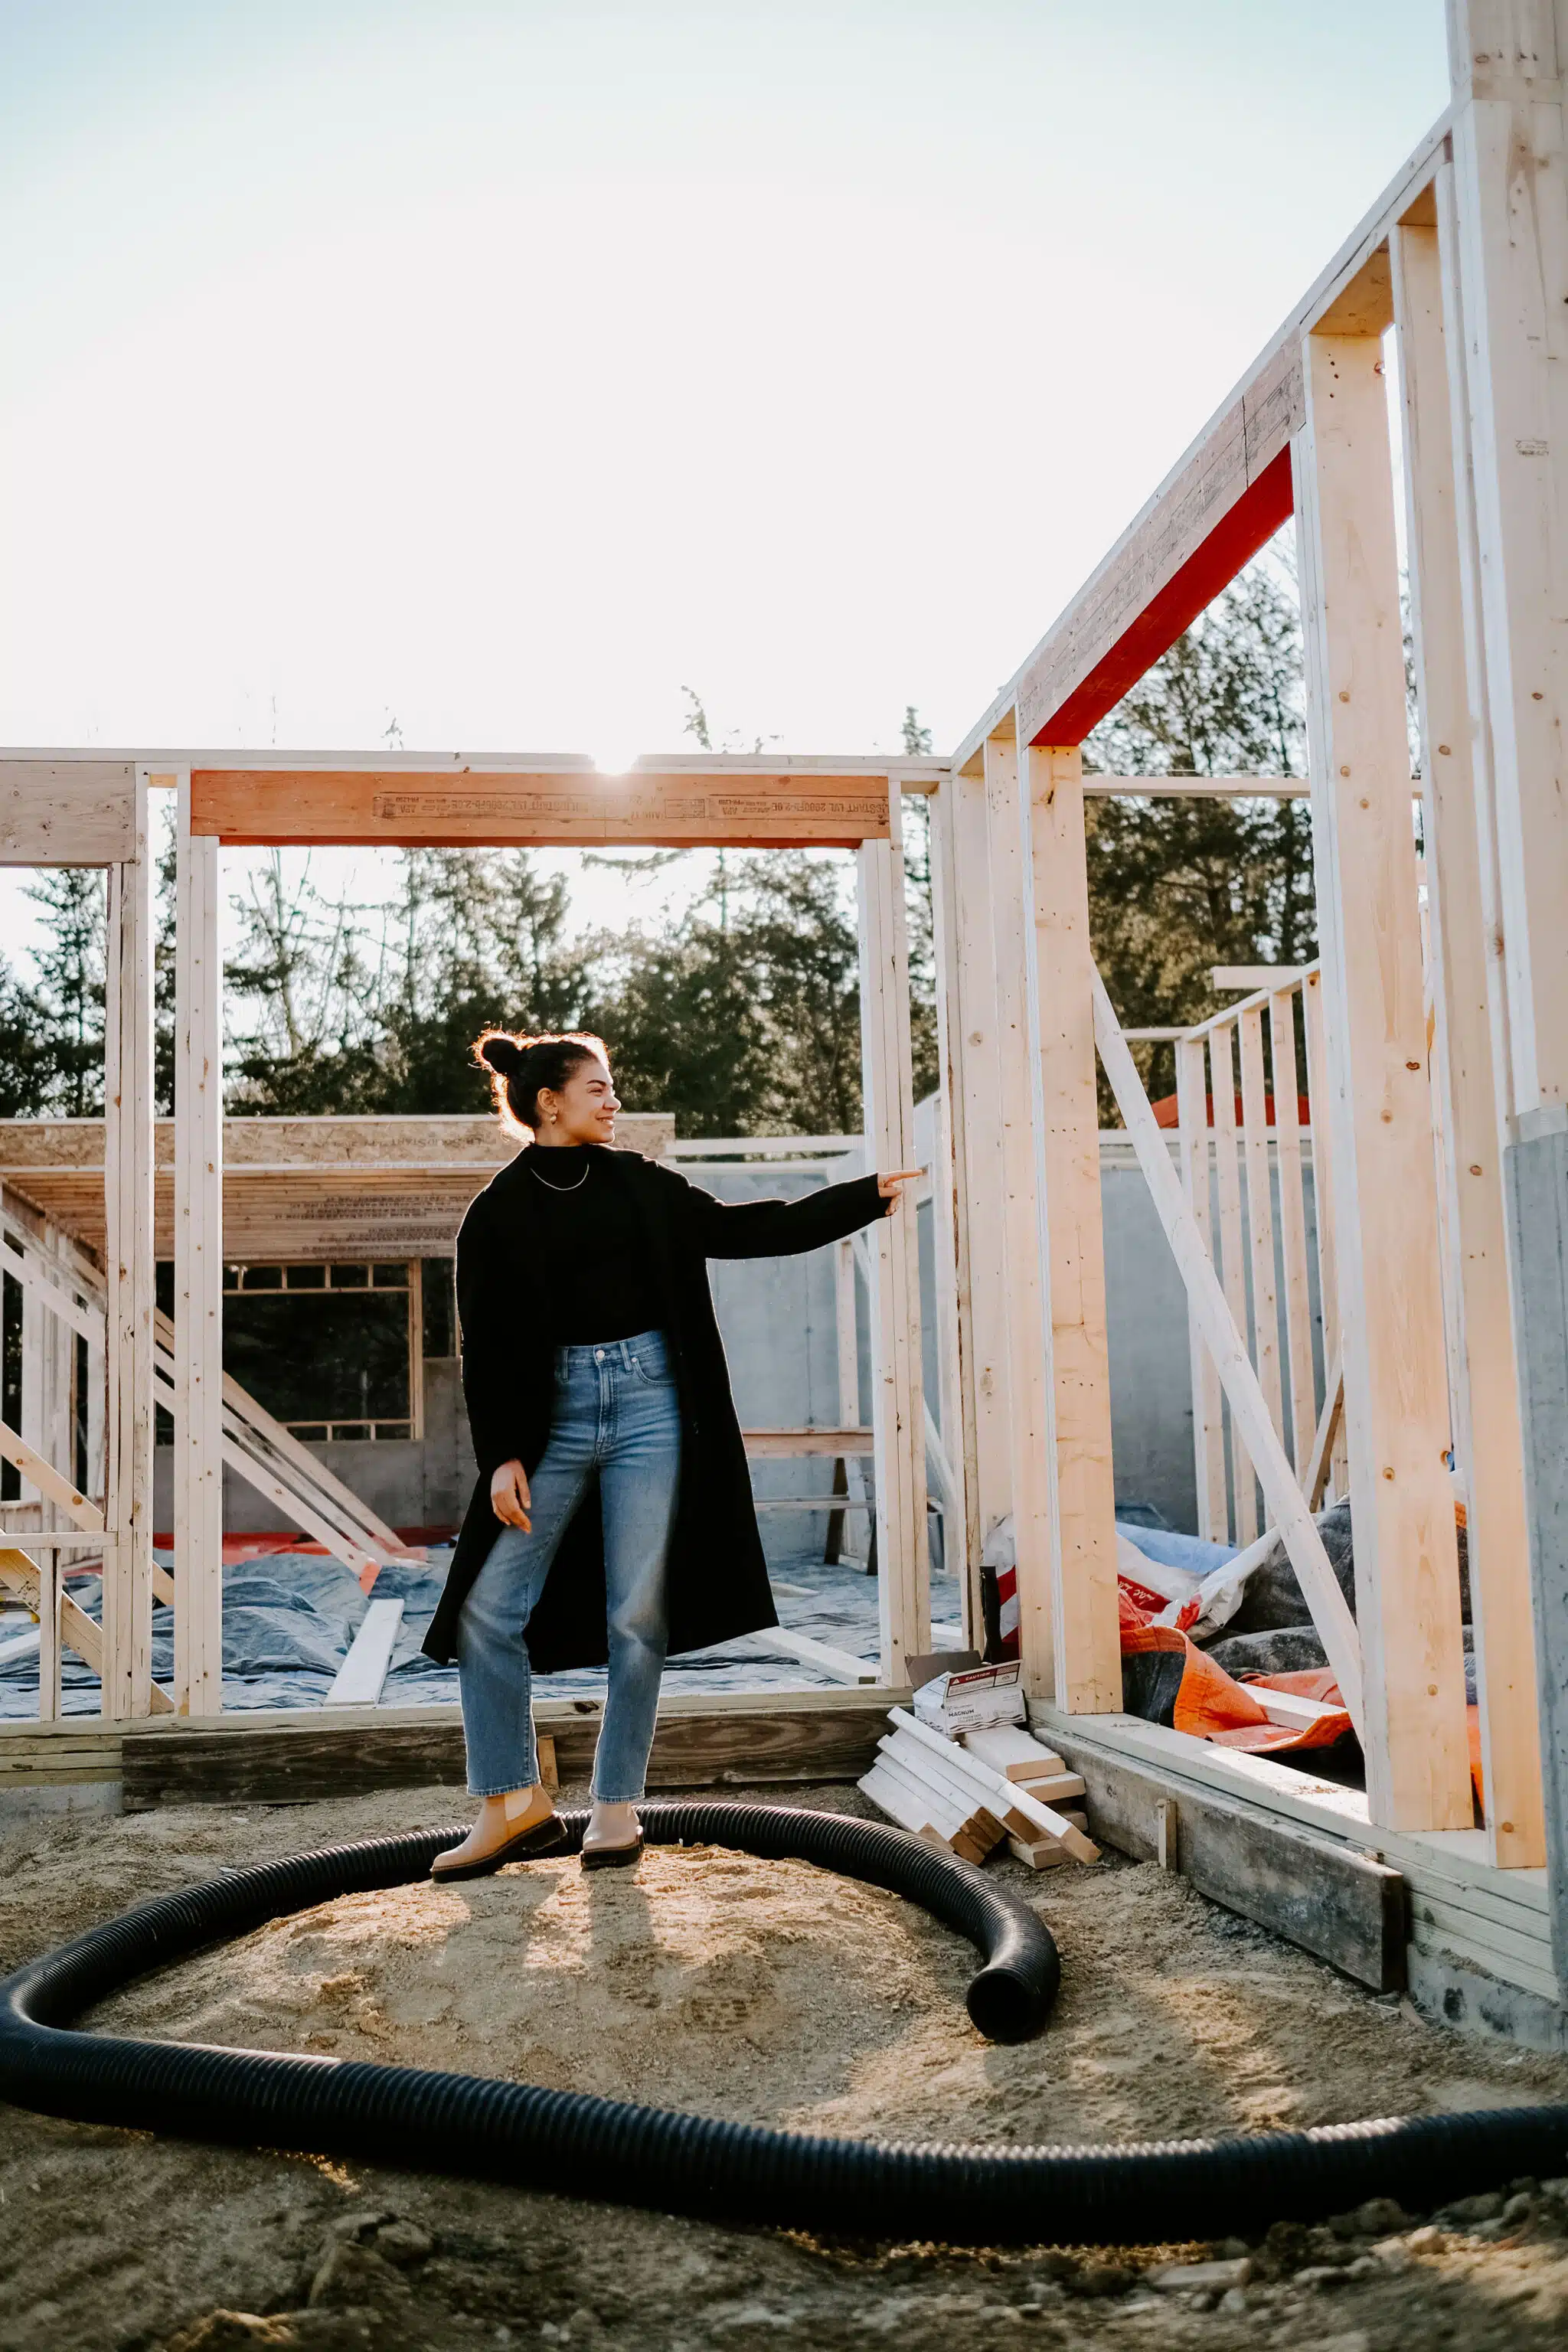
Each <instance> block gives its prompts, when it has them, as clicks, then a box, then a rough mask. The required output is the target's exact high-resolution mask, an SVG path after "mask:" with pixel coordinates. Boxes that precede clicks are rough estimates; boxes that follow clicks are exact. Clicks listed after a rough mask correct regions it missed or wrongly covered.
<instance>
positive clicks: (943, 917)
mask: <svg viewBox="0 0 1568 2352" xmlns="http://www.w3.org/2000/svg"><path fill="white" fill-rule="evenodd" d="M952 801H953V787H952V784H951V783H950V784H948V785H947V786H945V787H939V788H938V790H937V792H936V793H933V795H932V796H931V800H930V801H929V803H927V806H928V809H929V812H930V825H931V929H932V933H933V936H934V946H935V962H936V1028H937V1070H938V1083H937V1100H936V1130H937V1134H936V1144H937V1148H936V1164H935V1166H934V1167H933V1168H932V1170H931V1239H932V1242H933V1244H934V1248H935V1256H936V1307H937V1360H938V1362H939V1364H940V1366H941V1380H942V1448H943V1451H944V1453H945V1454H946V1455H947V1459H948V1462H949V1463H950V1465H952V1475H953V1478H954V1481H955V1483H956V1486H957V1488H958V1497H959V1499H958V1505H957V1507H954V1506H953V1505H952V1504H950V1505H949V1507H948V1509H947V1511H946V1513H945V1515H944V1517H943V1519H942V1565H943V1567H944V1569H945V1570H946V1571H947V1573H948V1574H949V1575H955V1576H956V1577H957V1579H958V1589H959V1595H960V1605H961V1609H962V1612H963V1634H964V1640H965V1641H966V1642H967V1643H970V1644H971V1645H972V1646H973V1647H975V1648H981V1647H983V1646H984V1644H983V1641H982V1639H981V1628H982V1625H983V1622H984V1621H983V1616H982V1611H981V1605H980V1551H981V1546H982V1544H983V1542H984V1537H983V1536H982V1533H981V1520H980V1480H979V1474H978V1466H977V1464H976V1459H975V1450H976V1442H977V1440H976V1429H975V1406H976V1400H975V1393H974V1348H973V1296H972V1289H971V1271H970V1229H969V1219H968V1216H967V1215H966V1213H965V1203H964V1198H963V1194H964V1124H965V1110H966V1103H965V1097H964V1089H963V1084H962V1080H961V1076H960V1073H961V1068H962V1064H963V1014H962V1011H961V1007H960V990H959V943H958V921H957V907H956V900H957V895H958V893H957V879H956V874H955V870H954V862H953V842H952Z"/></svg>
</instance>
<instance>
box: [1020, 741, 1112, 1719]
mask: <svg viewBox="0 0 1568 2352" xmlns="http://www.w3.org/2000/svg"><path fill="white" fill-rule="evenodd" d="M1018 782H1019V792H1018V806H1019V817H1020V824H1021V851H1022V857H1023V871H1024V877H1025V882H1026V888H1027V890H1028V892H1029V900H1030V904H1029V907H1028V910H1027V919H1026V923H1025V928H1024V937H1025V942H1026V979H1027V991H1028V1021H1029V1048H1030V1060H1031V1065H1032V1076H1033V1079H1034V1084H1033V1087H1032V1088H1031V1097H1032V1100H1033V1102H1034V1105H1035V1118H1036V1128H1035V1147H1036V1162H1037V1171H1038V1172H1037V1192H1036V1198H1037V1210H1038V1213H1039V1219H1040V1236H1039V1240H1040V1252H1041V1262H1042V1264H1043V1265H1044V1268H1045V1273H1046V1301H1045V1313H1046V1318H1047V1326H1048V1332H1049V1346H1048V1355H1047V1361H1048V1365H1049V1374H1050V1382H1051V1408H1052V1409H1051V1421H1050V1428H1051V1434H1052V1440H1053V1448H1054V1452H1055V1455H1056V1480H1055V1486H1054V1489H1053V1493H1052V1504H1053V1511H1052V1524H1051V1543H1050V1561H1051V1592H1052V1619H1053V1628H1054V1634H1055V1652H1056V1694H1055V1696H1056V1704H1057V1705H1058V1706H1060V1707H1064V1708H1066V1710H1067V1711H1068V1714H1071V1715H1105V1714H1112V1713H1116V1712H1119V1711H1120V1709H1121V1617H1120V1612H1119V1608H1118V1602H1117V1590H1116V1482H1115V1476H1114V1473H1113V1469H1112V1465H1111V1452H1110V1356H1109V1352H1108V1343H1107V1338H1106V1313H1105V1237H1104V1229H1103V1222H1102V1217H1101V1209H1100V1109H1099V1099H1098V1095H1097V1090H1096V1063H1095V1052H1094V997H1093V988H1092V982H1093V976H1094V961H1093V958H1092V956H1091V954H1090V952H1089V870H1088V866H1087V862H1086V853H1085V845H1084V823H1083V761H1082V755H1081V753H1080V752H1079V751H1078V750H1077V749H1076V748H1073V749H1071V750H1062V751H1043V750H1037V749H1033V748H1030V747H1028V746H1023V747H1021V751H1020V769H1019V779H1018Z"/></svg>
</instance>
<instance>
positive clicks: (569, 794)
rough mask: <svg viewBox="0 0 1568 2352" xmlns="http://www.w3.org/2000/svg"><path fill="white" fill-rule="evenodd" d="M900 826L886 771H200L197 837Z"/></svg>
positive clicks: (683, 833)
mask: <svg viewBox="0 0 1568 2352" xmlns="http://www.w3.org/2000/svg"><path fill="white" fill-rule="evenodd" d="M890 826H891V810H890V803H889V793H888V779H887V774H886V772H884V774H883V775H882V776H881V777H880V778H879V777H877V776H874V775H872V776H868V775H866V774H863V773H860V774H858V773H853V772H851V773H844V774H839V775H820V774H816V773H815V772H814V773H810V774H800V773H793V772H790V771H789V770H787V769H774V770H773V771H772V772H768V773H765V774H758V773H755V772H748V773H744V774H734V773H726V774H722V775H714V774H712V773H710V772H709V773H704V772H701V771H700V770H695V769H694V770H691V771H689V772H686V773H684V774H679V775H677V774H667V773H663V772H659V773H642V772H638V773H633V774H627V775H624V776H611V775H600V774H598V773H596V772H593V771H585V772H573V773H567V774H534V775H529V774H526V773H507V772H483V771H479V770H471V771H469V772H467V773H464V774H461V775H455V776H454V775H449V774H447V773H445V772H441V771H438V770H437V771H433V772H426V773H423V774H409V773H407V772H403V771H399V770H395V769H388V770H383V771H380V772H372V771H361V772H352V773H346V772H343V771H342V770H334V769H329V768H317V769H310V768H305V767H298V768H292V769H276V768H249V769H218V768H193V769H192V771H191V830H192V832H193V834H199V835H207V834H216V835H218V836H219V838H220V839H222V840H224V841H228V842H235V843H250V844H257V843H268V844H304V843H310V842H342V843H349V844H356V845H359V844H372V845H374V844H376V843H383V844H387V845H393V846H407V847H412V846H416V845H419V844H421V843H449V844H461V843H486V844H490V843H495V844H506V843H511V842H517V843H527V844H533V845H539V846H542V847H555V848H563V847H565V848H570V847H572V846H574V845H582V844H586V845H594V846H596V847H608V846H611V845H614V844H616V843H617V842H619V843H621V844H623V845H626V846H628V847H630V846H633V845H637V846H641V845H656V846H659V845H662V846H668V847H690V848H703V847H716V846H717V847H726V846H727V847H735V848H757V849H766V848H779V849H782V848H811V847H816V848H821V847H838V848H846V849H848V848H858V847H859V845H861V843H862V842H866V841H886V840H887V839H888V838H889V832H890Z"/></svg>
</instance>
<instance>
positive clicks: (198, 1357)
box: [174, 769, 422, 1715]
mask: <svg viewBox="0 0 1568 2352" xmlns="http://www.w3.org/2000/svg"><path fill="white" fill-rule="evenodd" d="M190 792H191V781H190V772H189V770H188V769H187V770H185V771H184V772H182V774H181V776H180V780H179V785H178V795H179V816H178V824H179V834H178V839H177V842H176V845H175V895H176V930H175V963H174V1704H175V1706H177V1707H178V1708H179V1710H180V1712H181V1714H182V1715H217V1714H218V1713H220V1712H221V1710H222V1706H223V961H222V957H221V954H220V951H219V946H218V911H219V887H218V856H219V851H218V844H217V842H216V839H215V837H214V836H213V835H210V834H195V835H193V834H192V832H191V807H190ZM421 1371H422V1366H421V1365H420V1363H419V1360H418V1358H417V1356H416V1357H414V1359H413V1360H412V1370H411V1374H410V1377H411V1380H413V1381H417V1380H418V1379H419V1378H420V1375H421Z"/></svg>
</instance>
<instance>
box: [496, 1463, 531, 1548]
mask: <svg viewBox="0 0 1568 2352" xmlns="http://www.w3.org/2000/svg"><path fill="white" fill-rule="evenodd" d="M490 1508H491V1510H492V1511H493V1512H494V1513H495V1515H496V1517H497V1518H498V1519H500V1520H501V1521H502V1522H503V1523H504V1524H505V1525H506V1526H507V1527H509V1528H521V1529H522V1531H523V1534H524V1535H528V1534H530V1533H531V1531H532V1528H533V1522H532V1520H531V1518H530V1517H529V1516H528V1510H529V1492H528V1473H527V1471H526V1470H525V1469H524V1468H523V1466H522V1465H521V1462H503V1463H502V1464H501V1465H500V1469H499V1470H497V1471H495V1472H494V1473H493V1474H492V1475H491V1478H490Z"/></svg>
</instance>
